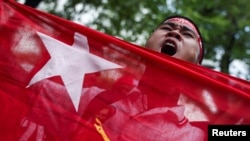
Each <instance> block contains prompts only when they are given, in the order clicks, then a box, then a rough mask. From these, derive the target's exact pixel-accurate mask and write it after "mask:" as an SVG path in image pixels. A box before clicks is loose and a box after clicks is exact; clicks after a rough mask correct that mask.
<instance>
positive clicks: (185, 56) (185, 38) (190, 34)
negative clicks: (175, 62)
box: [145, 20, 201, 64]
mask: <svg viewBox="0 0 250 141" xmlns="http://www.w3.org/2000/svg"><path fill="white" fill-rule="evenodd" d="M199 40H200V38H199V35H198V33H197V31H196V30H195V29H194V27H193V26H192V25H191V24H190V23H188V24H187V21H185V22H179V21H178V20H177V21H176V20H167V21H165V22H164V23H163V24H161V25H160V26H159V27H158V28H157V29H156V30H155V31H154V32H153V33H152V34H151V36H150V37H149V39H148V40H147V42H146V45H145V47H146V48H149V49H151V50H154V51H157V52H161V53H164V54H167V55H169V56H172V57H175V58H178V59H181V60H184V61H187V62H191V63H195V64H199V54H200V51H201V50H200V42H199Z"/></svg>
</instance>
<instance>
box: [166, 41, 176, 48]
mask: <svg viewBox="0 0 250 141" xmlns="http://www.w3.org/2000/svg"><path fill="white" fill-rule="evenodd" d="M166 45H168V46H172V47H174V46H175V45H174V44H173V43H169V42H167V43H166Z"/></svg>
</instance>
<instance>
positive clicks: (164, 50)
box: [161, 45, 176, 56]
mask: <svg viewBox="0 0 250 141" xmlns="http://www.w3.org/2000/svg"><path fill="white" fill-rule="evenodd" d="M161 53H164V54H167V55H170V56H172V55H174V54H175V53H176V48H175V47H173V46H170V45H164V46H163V47H162V48H161Z"/></svg>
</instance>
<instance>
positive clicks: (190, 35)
mask: <svg viewBox="0 0 250 141" xmlns="http://www.w3.org/2000/svg"><path fill="white" fill-rule="evenodd" d="M183 35H184V36H187V37H191V38H193V37H194V36H193V35H192V34H190V33H187V32H185V33H183Z"/></svg>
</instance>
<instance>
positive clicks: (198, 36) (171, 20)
mask: <svg viewBox="0 0 250 141" xmlns="http://www.w3.org/2000/svg"><path fill="white" fill-rule="evenodd" d="M167 21H168V22H175V23H179V24H183V25H186V26H187V27H189V28H190V29H191V30H193V31H194V32H195V33H196V34H197V41H198V43H199V47H200V55H199V60H200V62H201V59H202V41H201V37H200V34H199V32H198V31H197V28H196V27H195V26H194V24H193V23H191V22H190V21H188V20H186V19H184V18H171V19H168V20H167Z"/></svg>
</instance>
